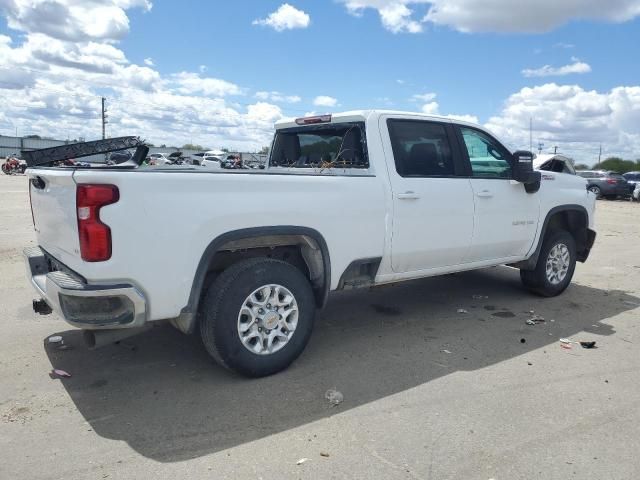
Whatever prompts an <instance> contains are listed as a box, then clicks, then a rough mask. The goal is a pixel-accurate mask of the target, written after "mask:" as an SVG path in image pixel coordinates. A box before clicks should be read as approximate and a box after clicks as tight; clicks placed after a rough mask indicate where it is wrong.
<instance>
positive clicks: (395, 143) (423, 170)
mask: <svg viewBox="0 0 640 480" xmlns="http://www.w3.org/2000/svg"><path fill="white" fill-rule="evenodd" d="M387 125H388V126H389V135H390V137H391V147H392V149H393V158H394V160H395V164H396V170H397V172H398V174H399V175H400V176H402V177H446V176H452V175H454V173H455V169H454V164H453V155H452V153H451V145H450V143H449V138H448V136H447V131H446V128H445V126H444V125H443V124H441V123H436V122H423V121H414V120H389V121H388V124H387Z"/></svg>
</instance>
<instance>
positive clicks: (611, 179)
mask: <svg viewBox="0 0 640 480" xmlns="http://www.w3.org/2000/svg"><path fill="white" fill-rule="evenodd" d="M607 183H608V184H609V185H615V184H616V183H618V181H617V180H614V179H613V178H607Z"/></svg>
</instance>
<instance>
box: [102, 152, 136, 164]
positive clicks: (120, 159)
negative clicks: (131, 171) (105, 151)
mask: <svg viewBox="0 0 640 480" xmlns="http://www.w3.org/2000/svg"><path fill="white" fill-rule="evenodd" d="M132 157H133V154H132V153H131V152H129V151H128V150H123V151H122V152H113V153H111V154H110V155H109V158H108V159H107V164H108V165H120V164H121V163H125V162H128V161H129V160H131V158H132Z"/></svg>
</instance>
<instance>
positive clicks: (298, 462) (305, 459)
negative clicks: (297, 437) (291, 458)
mask: <svg viewBox="0 0 640 480" xmlns="http://www.w3.org/2000/svg"><path fill="white" fill-rule="evenodd" d="M308 461H309V459H308V458H301V459H300V460H298V461H297V462H296V465H302V464H303V463H304V462H308Z"/></svg>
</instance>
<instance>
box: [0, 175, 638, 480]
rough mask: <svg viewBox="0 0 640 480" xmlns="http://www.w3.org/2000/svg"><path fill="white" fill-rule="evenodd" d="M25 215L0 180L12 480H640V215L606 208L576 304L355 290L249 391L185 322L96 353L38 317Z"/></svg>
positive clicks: (4, 412)
mask: <svg viewBox="0 0 640 480" xmlns="http://www.w3.org/2000/svg"><path fill="white" fill-rule="evenodd" d="M28 202H29V200H28V194H27V181H26V178H25V177H23V176H16V177H7V176H1V177H0V271H1V272H2V275H1V277H0V306H1V308H2V315H1V316H0V326H1V329H0V332H1V334H0V378H1V379H2V381H1V382H0V452H2V454H1V458H2V461H1V462H0V478H1V479H57V478H61V479H62V478H64V479H76V478H82V479H84V478H92V479H93V478H116V479H123V478H125V479H128V478H135V479H147V478H148V479H157V478H190V479H199V478H203V479H204V478H206V479H212V478H214V479H260V478H262V479H265V480H266V479H288V478H292V479H298V478H304V479H307V478H312V479H329V478H345V479H372V478H376V479H465V480H467V479H481V480H487V479H491V478H492V479H496V480H503V479H504V480H506V479H508V480H513V479H532V478H539V479H563V480H564V479H567V478H590V479H637V478H640V456H638V452H640V430H639V425H640V354H639V353H638V345H639V344H640V331H639V330H638V320H639V314H640V308H639V307H640V205H639V204H630V203H628V202H622V201H619V202H612V201H606V200H603V201H599V202H598V207H597V223H598V230H599V236H598V239H597V241H596V245H595V248H594V250H593V252H592V257H591V258H590V259H589V261H588V262H587V263H586V264H584V265H582V264H580V265H579V266H578V267H577V271H576V275H575V277H574V283H573V285H572V286H571V287H570V288H569V289H568V290H567V291H566V292H565V294H563V295H562V296H560V297H557V298H552V299H541V298H538V297H535V296H532V295H530V294H528V293H526V292H525V291H523V289H522V287H521V286H520V281H519V277H518V272H517V271H515V270H511V269H508V268H493V269H487V270H483V271H476V272H469V273H462V274H455V275H449V276H445V277H440V278H431V279H425V280H419V281H414V282H409V283H404V284H399V285H395V286H389V287H383V288H378V289H374V290H372V291H370V292H367V291H357V292H355V291H351V292H344V293H339V294H336V295H334V296H333V297H332V299H331V301H330V304H329V306H328V308H326V309H325V310H324V311H322V312H321V313H320V314H319V315H318V319H317V325H316V329H315V332H314V334H313V337H312V339H311V342H310V344H309V346H308V347H307V349H306V351H305V352H304V354H303V355H302V357H301V358H300V359H299V360H298V361H297V362H295V363H294V364H293V365H292V366H291V368H289V369H288V370H287V371H285V372H283V373H281V374H279V375H275V376H272V377H269V378H264V379H260V380H247V379H245V378H240V377H238V376H235V375H232V374H230V373H228V372H227V371H225V370H223V369H222V368H220V367H218V366H217V365H215V364H214V363H213V362H212V361H211V360H210V359H209V357H208V356H207V354H206V353H205V351H204V350H203V348H202V346H201V345H200V343H199V341H198V339H197V338H194V337H188V336H185V335H182V334H181V333H179V332H178V331H176V330H173V329H172V328H171V327H166V328H165V327H162V328H158V329H155V330H154V331H152V332H150V333H148V334H146V335H142V336H139V337H137V338H132V339H130V340H128V341H126V342H124V343H123V344H120V345H113V346H109V347H105V348H104V349H102V350H98V351H88V350H87V349H86V348H85V347H84V346H83V344H82V342H81V336H80V334H79V332H78V331H76V330H74V329H72V328H70V327H69V326H68V325H67V324H66V323H64V322H63V321H62V320H61V319H60V318H58V317H56V316H55V315H50V316H38V315H35V314H34V313H33V312H32V309H31V300H32V298H34V292H33V291H32V289H31V287H30V286H29V284H28V283H27V281H26V279H25V273H24V267H23V263H22V258H21V250H22V248H23V247H24V246H27V245H33V244H34V233H33V230H32V225H31V216H30V212H29V203H28ZM169 280H170V279H168V281H169ZM474 296H475V298H474ZM479 296H481V297H479ZM485 297H486V298H485ZM460 308H463V309H466V310H467V311H468V313H458V311H457V310H458V309H460ZM531 310H535V313H536V314H538V315H541V316H543V317H544V318H545V319H546V322H545V323H542V324H538V325H535V326H530V325H526V324H525V321H526V320H527V319H528V318H530V317H531V314H530V311H531ZM53 334H60V335H62V336H63V337H64V341H65V343H66V344H67V345H69V346H70V347H73V348H72V349H70V350H65V351H60V350H56V349H54V348H50V347H49V345H48V344H47V343H46V340H47V338H48V337H49V336H50V335H53ZM562 337H568V338H570V339H572V340H576V341H578V340H595V341H596V342H597V347H598V348H597V349H593V350H586V349H582V348H581V347H580V346H577V345H576V346H574V348H573V349H571V350H565V349H562V348H561V347H560V343H559V339H560V338H562ZM53 367H55V368H61V369H64V370H67V371H68V372H70V373H71V374H72V375H73V376H72V377H71V378H68V379H64V380H59V379H51V378H50V377H49V372H50V371H51V369H52V368H53ZM331 388H335V389H338V390H339V391H341V392H342V393H343V394H344V402H343V403H342V404H340V405H339V406H335V407H334V406H331V405H330V404H329V403H328V402H327V401H326V400H325V398H324V396H325V391H326V390H327V389H331ZM301 459H308V460H306V461H304V462H302V463H301V464H299V465H298V464H297V463H298V462H299V460H301Z"/></svg>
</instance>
